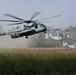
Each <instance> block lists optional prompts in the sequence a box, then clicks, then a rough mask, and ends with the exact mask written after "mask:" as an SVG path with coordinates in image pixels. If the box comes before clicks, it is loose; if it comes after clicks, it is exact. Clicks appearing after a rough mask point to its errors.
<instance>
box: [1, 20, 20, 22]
mask: <svg viewBox="0 0 76 75" xmlns="http://www.w3.org/2000/svg"><path fill="white" fill-rule="evenodd" d="M0 21H5V22H19V21H15V20H0Z"/></svg>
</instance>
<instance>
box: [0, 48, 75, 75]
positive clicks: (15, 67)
mask: <svg viewBox="0 0 76 75" xmlns="http://www.w3.org/2000/svg"><path fill="white" fill-rule="evenodd" d="M0 75H76V49H65V48H37V49H36V48H35V49H33V48H32V49H0Z"/></svg>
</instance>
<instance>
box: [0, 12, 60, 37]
mask: <svg viewBox="0 0 76 75" xmlns="http://www.w3.org/2000/svg"><path fill="white" fill-rule="evenodd" d="M39 14H40V12H35V13H34V14H33V16H32V17H31V18H30V20H24V19H21V18H19V17H16V16H13V15H11V14H5V16H8V17H11V18H14V19H17V20H0V21H4V22H14V23H13V24H9V25H19V24H24V23H26V25H23V29H19V28H16V29H15V30H14V29H13V30H11V31H9V32H7V33H5V35H6V34H8V35H10V36H11V38H18V37H23V36H25V37H26V38H28V36H30V35H34V34H37V33H41V32H44V33H46V32H47V31H48V27H47V26H45V25H44V24H42V23H40V22H39V21H40V20H45V19H49V18H55V17H59V16H61V15H56V16H52V17H47V18H42V19H38V20H33V19H34V18H35V17H36V16H38V15H39ZM50 22H53V21H50ZM31 23H32V24H31ZM29 24H31V25H29Z"/></svg>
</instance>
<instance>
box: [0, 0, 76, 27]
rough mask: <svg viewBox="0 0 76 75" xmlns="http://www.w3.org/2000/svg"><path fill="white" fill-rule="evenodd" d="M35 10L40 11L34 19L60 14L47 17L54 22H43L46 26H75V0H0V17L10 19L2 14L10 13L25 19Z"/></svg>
mask: <svg viewBox="0 0 76 75" xmlns="http://www.w3.org/2000/svg"><path fill="white" fill-rule="evenodd" d="M36 11H38V12H41V14H40V15H39V16H37V17H36V19H40V18H45V17H50V16H54V15H62V16H61V17H57V18H52V19H49V21H56V22H55V23H44V24H45V25H47V26H53V25H54V27H59V28H65V27H68V26H71V25H72V26H76V0H0V19H12V18H9V17H7V16H4V15H3V14H6V13H10V14H12V15H15V16H18V17H20V18H23V19H26V20H27V19H29V18H30V17H31V16H32V14H33V13H34V12H36ZM1 23H2V24H4V25H6V24H7V23H4V22H1Z"/></svg>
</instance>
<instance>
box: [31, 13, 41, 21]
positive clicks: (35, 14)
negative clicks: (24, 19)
mask: <svg viewBox="0 0 76 75" xmlns="http://www.w3.org/2000/svg"><path fill="white" fill-rule="evenodd" d="M39 14H40V12H35V13H34V14H33V16H32V17H31V18H30V20H32V19H34V18H35V17H36V16H38V15H39Z"/></svg>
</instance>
